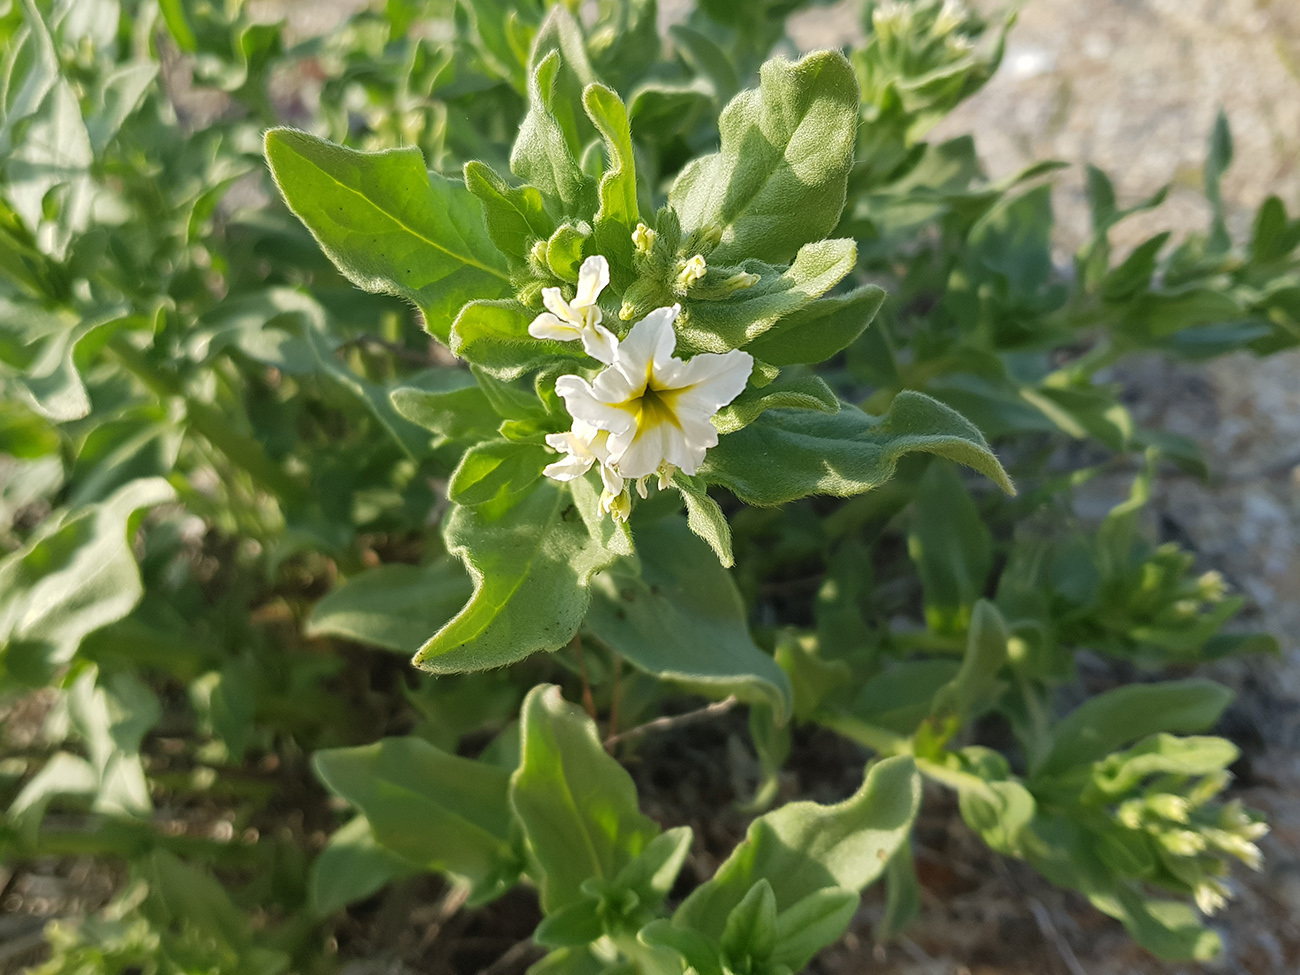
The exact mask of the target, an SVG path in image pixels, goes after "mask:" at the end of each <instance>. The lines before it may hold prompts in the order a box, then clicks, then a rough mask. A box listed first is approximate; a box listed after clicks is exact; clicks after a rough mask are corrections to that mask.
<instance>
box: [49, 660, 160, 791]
mask: <svg viewBox="0 0 1300 975" xmlns="http://www.w3.org/2000/svg"><path fill="white" fill-rule="evenodd" d="M67 706H68V717H69V718H70V719H71V723H72V727H73V729H74V730H75V731H76V733H77V734H78V735H79V736H80V737H81V739H82V741H83V742H84V743H85V746H86V752H87V754H88V756H89V758H90V763H91V765H92V766H93V767H94V769H95V774H96V776H97V778H98V782H97V784H96V787H95V799H94V802H93V804H92V806H91V808H92V809H94V810H95V811H96V812H106V813H112V814H115V815H132V816H148V815H149V813H151V812H152V811H153V802H152V801H151V800H150V798H149V783H148V782H147V781H146V779H145V774H144V765H143V764H142V762H141V760H140V743H141V742H142V741H143V740H144V736H145V735H146V734H148V733H149V731H150V730H152V728H153V726H154V725H155V724H157V723H158V719H159V718H160V717H161V716H162V709H161V708H160V707H159V705H158V699H157V697H155V696H154V693H153V691H151V690H149V688H148V687H146V686H145V685H144V684H143V683H141V682H140V681H139V680H138V679H137V678H136V677H135V676H134V675H132V674H131V673H130V672H122V673H118V674H113V675H112V676H110V677H108V678H106V679H104V680H101V679H100V674H99V670H98V668H97V667H93V666H92V667H87V668H86V669H85V670H84V671H83V672H82V673H81V674H79V675H78V676H77V679H76V680H75V681H74V682H73V683H72V686H71V687H70V688H69V689H68V696H67Z"/></svg>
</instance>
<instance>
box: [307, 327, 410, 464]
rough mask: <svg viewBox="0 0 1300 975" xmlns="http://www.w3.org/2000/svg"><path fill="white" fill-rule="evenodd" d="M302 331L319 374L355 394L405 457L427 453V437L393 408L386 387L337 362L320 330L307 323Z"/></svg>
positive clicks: (327, 339)
mask: <svg viewBox="0 0 1300 975" xmlns="http://www.w3.org/2000/svg"><path fill="white" fill-rule="evenodd" d="M302 334H303V336H304V337H305V338H306V339H307V342H308V344H309V345H310V346H311V350H312V354H313V355H314V356H315V357H316V364H317V367H318V369H319V371H320V372H321V374H323V375H325V376H328V377H329V378H330V379H332V380H334V381H335V382H336V383H338V385H339V386H341V387H342V388H343V389H345V390H347V391H348V392H349V393H350V394H352V395H353V396H355V397H356V398H357V399H358V400H359V401H360V402H361V404H362V405H363V406H365V408H366V409H367V410H368V411H369V412H370V414H371V415H372V416H373V417H374V418H375V419H376V420H377V421H379V424H380V426H382V427H383V428H384V429H385V430H386V431H387V432H388V434H389V436H391V437H392V438H393V441H394V442H395V443H396V444H397V446H398V447H400V448H401V450H402V452H403V453H405V454H406V456H408V457H410V458H412V459H414V460H418V459H420V458H421V457H424V456H425V455H426V454H428V452H429V449H430V448H429V438H428V437H427V436H426V435H425V433H424V431H423V430H421V429H420V428H419V427H417V426H415V425H414V424H413V423H411V422H410V421H409V420H407V419H406V417H404V416H402V415H401V414H400V413H398V412H397V410H396V409H394V407H393V404H392V401H391V400H390V399H389V393H388V390H387V389H385V388H384V387H382V386H380V385H378V384H376V383H372V382H371V381H370V380H368V379H364V378H362V377H361V376H359V375H357V374H356V373H355V372H353V371H352V370H351V369H349V368H348V367H347V366H346V365H344V364H343V363H342V362H340V361H339V359H338V356H337V355H336V354H335V351H334V349H333V348H332V347H331V344H330V339H329V338H328V337H327V336H326V334H325V333H324V332H322V331H320V330H318V329H315V328H312V327H310V326H308V327H306V328H304V329H303V330H302Z"/></svg>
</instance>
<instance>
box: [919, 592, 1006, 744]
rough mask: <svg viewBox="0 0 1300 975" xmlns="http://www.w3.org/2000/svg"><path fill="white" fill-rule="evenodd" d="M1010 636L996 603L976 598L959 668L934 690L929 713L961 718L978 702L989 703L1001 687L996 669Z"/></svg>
mask: <svg viewBox="0 0 1300 975" xmlns="http://www.w3.org/2000/svg"><path fill="white" fill-rule="evenodd" d="M1009 638H1010V635H1009V633H1008V632H1007V625H1006V623H1005V621H1003V619H1002V614H1001V613H999V612H998V610H997V607H996V606H994V605H993V604H992V603H991V602H989V601H988V600H987V599H981V600H979V601H978V602H977V603H976V604H975V609H974V613H973V614H972V616H971V620H970V631H969V633H968V634H967V636H966V653H965V654H964V655H963V657H962V661H961V670H959V671H958V672H957V676H956V677H954V678H953V679H952V681H951V682H949V683H948V684H945V685H944V686H943V687H942V688H940V689H939V691H938V692H937V693H936V694H935V696H934V703H933V704H932V705H931V709H930V713H931V714H932V715H933V716H935V717H936V718H940V719H942V718H945V717H947V716H949V715H955V716H957V717H959V718H961V719H962V720H963V721H964V720H965V719H967V718H969V717H971V716H972V715H973V714H974V713H975V711H976V709H977V708H978V707H979V706H981V705H985V706H987V705H988V704H990V703H992V700H993V699H994V698H995V697H996V696H997V693H998V691H999V690H1000V689H1001V687H1002V684H1001V683H1000V682H999V681H998V671H1000V670H1001V669H1002V665H1003V664H1005V663H1006V661H1007V640H1008V639H1009Z"/></svg>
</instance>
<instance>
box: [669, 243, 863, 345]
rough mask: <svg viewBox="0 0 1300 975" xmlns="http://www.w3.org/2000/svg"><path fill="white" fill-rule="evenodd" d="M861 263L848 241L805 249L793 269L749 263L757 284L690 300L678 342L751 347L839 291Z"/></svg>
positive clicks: (798, 255) (680, 328)
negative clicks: (718, 297)
mask: <svg viewBox="0 0 1300 975" xmlns="http://www.w3.org/2000/svg"><path fill="white" fill-rule="evenodd" d="M856 261H857V245H856V244H854V242H853V241H851V240H848V239H835V240H819V241H816V242H814V243H811V244H805V245H804V246H803V247H801V248H799V253H798V254H796V255H795V258H794V263H793V264H791V265H790V266H789V267H788V268H778V267H771V266H769V265H765V264H759V263H757V262H750V261H746V262H745V263H744V264H743V265H741V267H742V268H746V269H749V270H750V272H751V273H757V274H759V280H758V282H757V283H755V284H753V285H750V286H749V287H748V288H745V289H743V290H741V291H737V292H734V293H733V294H732V295H731V296H729V297H728V298H727V299H725V300H717V301H704V300H691V299H689V298H688V300H687V301H686V303H685V307H686V312H685V314H684V315H683V316H682V318H681V319H679V320H678V322H677V332H678V336H679V340H680V341H682V342H684V343H685V344H686V345H688V346H689V347H691V348H694V349H700V350H703V351H706V352H726V351H727V350H728V349H734V348H739V347H740V346H743V345H747V344H748V343H749V342H752V341H753V340H755V339H757V338H759V337H761V336H762V335H764V334H765V333H767V332H768V331H769V330H770V329H772V328H773V327H777V326H778V325H779V323H780V322H781V321H782V320H783V319H784V318H785V317H786V316H789V315H793V314H795V313H797V312H798V311H799V310H800V309H803V308H806V307H808V306H809V305H810V304H811V303H812V302H814V301H815V300H816V299H817V298H819V297H820V296H821V295H824V294H825V293H826V292H827V291H829V290H830V289H831V288H833V287H835V285H836V284H838V283H839V282H840V281H841V280H842V279H843V278H844V276H845V275H846V274H848V273H849V272H850V271H852V270H853V265H854V263H855V262H856Z"/></svg>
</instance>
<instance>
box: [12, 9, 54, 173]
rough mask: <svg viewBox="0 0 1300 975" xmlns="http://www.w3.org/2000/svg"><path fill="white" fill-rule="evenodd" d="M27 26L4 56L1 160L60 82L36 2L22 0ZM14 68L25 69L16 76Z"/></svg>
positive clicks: (46, 31) (51, 48) (51, 44)
mask: <svg viewBox="0 0 1300 975" xmlns="http://www.w3.org/2000/svg"><path fill="white" fill-rule="evenodd" d="M22 12H23V21H24V24H23V26H22V27H20V28H18V29H17V30H15V31H14V33H13V34H11V35H10V37H9V38H8V44H7V45H6V46H7V48H8V49H7V50H6V51H5V55H4V63H3V74H4V76H5V77H4V86H3V89H0V92H2V94H3V100H2V101H0V158H4V157H6V156H8V155H9V153H10V151H11V150H12V149H13V147H14V141H13V140H14V134H15V128H16V127H17V126H18V124H19V123H20V122H23V121H24V120H26V119H27V118H30V117H31V116H32V115H33V114H35V113H36V111H37V110H38V109H39V108H40V107H41V103H42V102H43V101H45V96H46V95H48V94H49V93H50V90H51V89H52V88H53V87H54V86H55V84H56V83H57V82H58V80H59V56H58V53H57V52H56V51H55V50H54V41H53V39H52V38H51V37H50V32H49V29H48V28H47V27H46V26H45V20H44V18H42V17H41V14H40V10H39V9H38V8H37V6H36V3H35V0H22ZM15 68H19V69H21V68H26V71H25V72H24V74H23V75H22V76H21V78H19V77H15V76H14V71H15Z"/></svg>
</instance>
